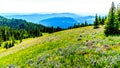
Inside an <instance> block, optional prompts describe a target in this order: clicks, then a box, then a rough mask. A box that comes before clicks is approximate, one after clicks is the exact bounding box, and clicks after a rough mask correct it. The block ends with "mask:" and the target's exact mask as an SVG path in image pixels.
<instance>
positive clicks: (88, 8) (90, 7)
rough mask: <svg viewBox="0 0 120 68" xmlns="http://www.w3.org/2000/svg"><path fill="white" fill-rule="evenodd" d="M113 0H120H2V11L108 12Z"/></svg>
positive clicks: (117, 0)
mask: <svg viewBox="0 0 120 68" xmlns="http://www.w3.org/2000/svg"><path fill="white" fill-rule="evenodd" d="M112 1H114V2H115V4H118V3H120V0H0V13H63V12H70V13H84V14H95V13H98V14H107V13H108V10H109V8H110V6H111V3H112Z"/></svg>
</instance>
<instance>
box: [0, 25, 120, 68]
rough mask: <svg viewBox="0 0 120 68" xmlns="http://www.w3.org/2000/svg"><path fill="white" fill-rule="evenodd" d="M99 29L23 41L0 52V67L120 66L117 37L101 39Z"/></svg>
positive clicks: (119, 47)
mask: <svg viewBox="0 0 120 68" xmlns="http://www.w3.org/2000/svg"><path fill="white" fill-rule="evenodd" d="M103 30H104V28H103V27H101V28H99V29H93V27H92V26H88V27H83V28H76V29H70V30H65V31H60V32H56V33H53V34H45V35H43V36H42V37H37V38H30V39H26V40H24V41H23V42H22V43H21V44H18V45H16V46H14V47H12V48H10V49H6V50H4V51H2V52H0V68H6V67H10V66H11V67H12V66H13V67H16V68H35V67H36V68H39V67H40V68H79V67H80V68H108V67H112V68H116V67H120V41H119V40H120V36H109V37H105V35H104V33H103ZM0 50H1V49H0Z"/></svg>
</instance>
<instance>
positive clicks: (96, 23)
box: [94, 14, 99, 29]
mask: <svg viewBox="0 0 120 68" xmlns="http://www.w3.org/2000/svg"><path fill="white" fill-rule="evenodd" d="M94 28H95V29H96V28H99V21H98V16H97V14H96V16H95V21H94Z"/></svg>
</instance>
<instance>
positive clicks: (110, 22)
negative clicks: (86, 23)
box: [104, 2, 119, 36]
mask: <svg viewBox="0 0 120 68" xmlns="http://www.w3.org/2000/svg"><path fill="white" fill-rule="evenodd" d="M115 12H116V8H115V5H114V2H112V5H111V8H110V10H109V14H108V17H107V19H106V22H105V23H106V25H105V31H104V32H105V34H106V36H108V35H115V34H117V33H118V28H119V27H118V24H117V22H116V19H115Z"/></svg>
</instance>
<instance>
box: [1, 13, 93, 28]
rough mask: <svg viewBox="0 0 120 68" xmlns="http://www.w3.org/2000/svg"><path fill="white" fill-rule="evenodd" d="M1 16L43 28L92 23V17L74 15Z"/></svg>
mask: <svg viewBox="0 0 120 68" xmlns="http://www.w3.org/2000/svg"><path fill="white" fill-rule="evenodd" d="M3 16H4V17H6V18H10V19H11V18H15V19H23V20H26V21H29V22H33V23H37V24H42V25H45V26H53V27H57V26H60V27H61V28H67V27H69V26H73V25H74V24H77V23H84V22H85V21H87V22H88V23H89V24H92V23H93V21H94V16H83V15H78V14H74V13H50V14H4V15H3Z"/></svg>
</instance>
